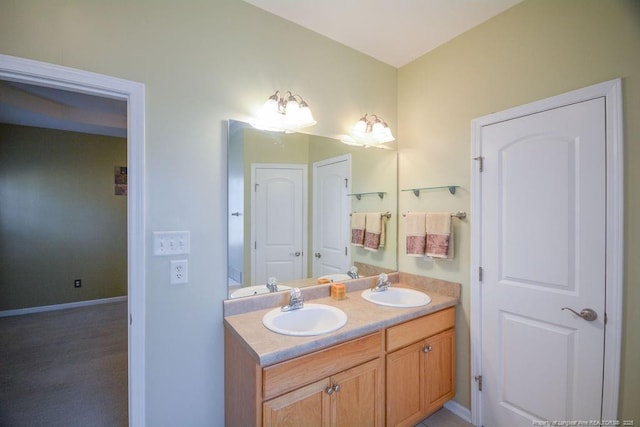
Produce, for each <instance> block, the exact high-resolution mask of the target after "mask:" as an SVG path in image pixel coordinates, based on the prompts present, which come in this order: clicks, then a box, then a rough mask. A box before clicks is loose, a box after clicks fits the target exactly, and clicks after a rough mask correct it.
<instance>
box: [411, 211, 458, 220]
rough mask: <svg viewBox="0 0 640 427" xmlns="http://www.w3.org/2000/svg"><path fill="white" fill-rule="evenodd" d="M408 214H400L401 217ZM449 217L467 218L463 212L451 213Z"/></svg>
mask: <svg viewBox="0 0 640 427" xmlns="http://www.w3.org/2000/svg"><path fill="white" fill-rule="evenodd" d="M407 213H408V212H405V213H403V214H402V216H407ZM451 216H453V217H456V218H458V219H465V218H466V217H467V213H466V212H465V211H458V212H452V213H451Z"/></svg>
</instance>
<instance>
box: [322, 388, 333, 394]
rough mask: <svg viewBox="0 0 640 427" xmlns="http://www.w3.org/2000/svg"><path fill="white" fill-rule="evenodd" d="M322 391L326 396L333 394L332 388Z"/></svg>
mask: <svg viewBox="0 0 640 427" xmlns="http://www.w3.org/2000/svg"><path fill="white" fill-rule="evenodd" d="M324 391H325V392H326V393H327V394H333V391H334V390H333V387H327V388H326V389H324Z"/></svg>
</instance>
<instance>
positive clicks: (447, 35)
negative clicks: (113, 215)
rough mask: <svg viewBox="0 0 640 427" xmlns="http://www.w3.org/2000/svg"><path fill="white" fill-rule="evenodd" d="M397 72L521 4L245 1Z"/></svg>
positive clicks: (480, 0) (512, 0)
mask: <svg viewBox="0 0 640 427" xmlns="http://www.w3.org/2000/svg"><path fill="white" fill-rule="evenodd" d="M244 1H246V2H247V3H250V4H253V5H255V6H257V7H259V8H260V9H264V10H266V11H268V12H271V13H273V14H275V15H278V16H280V17H282V18H284V19H286V20H288V21H292V22H295V23H296V24H298V25H301V26H303V27H305V28H308V29H310V30H312V31H315V32H317V33H319V34H322V35H324V36H326V37H328V38H330V39H332V40H335V41H337V42H339V43H342V44H344V45H346V46H349V47H351V48H353V49H355V50H357V51H360V52H362V53H365V54H367V55H369V56H372V57H374V58H376V59H378V60H380V61H382V62H385V63H387V64H389V65H392V66H394V67H396V68H399V67H402V66H403V65H406V64H407V63H409V62H411V61H413V60H414V59H416V58H419V57H420V56H422V55H424V54H425V53H427V52H429V51H430V50H432V49H434V48H436V47H438V46H440V45H441V44H444V43H446V42H447V41H449V40H451V39H453V38H454V37H456V36H458V35H460V34H462V33H464V32H465V31H467V30H469V29H471V28H473V27H475V26H476V25H478V24H480V23H482V22H484V21H486V20H488V19H489V18H492V17H493V16H495V15H497V14H499V13H501V12H503V11H504V10H506V9H508V8H510V7H512V6H514V5H516V4H517V3H520V2H521V1H522V0H244Z"/></svg>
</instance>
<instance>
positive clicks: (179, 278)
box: [171, 259, 189, 285]
mask: <svg viewBox="0 0 640 427" xmlns="http://www.w3.org/2000/svg"><path fill="white" fill-rule="evenodd" d="M188 281H189V268H188V262H187V260H186V259H178V260H173V261H171V284H172V285H180V284H183V283H187V282H188Z"/></svg>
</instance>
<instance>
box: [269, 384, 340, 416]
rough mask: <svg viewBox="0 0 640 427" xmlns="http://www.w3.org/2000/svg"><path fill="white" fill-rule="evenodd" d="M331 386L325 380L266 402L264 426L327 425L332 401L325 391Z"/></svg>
mask: <svg viewBox="0 0 640 427" xmlns="http://www.w3.org/2000/svg"><path fill="white" fill-rule="evenodd" d="M329 386H330V382H329V379H325V380H322V381H318V382H315V383H313V384H309V385H308V386H305V387H301V388H300V389H297V390H294V391H292V392H289V393H287V394H285V395H282V396H280V397H277V398H275V399H271V400H268V401H266V402H265V403H264V404H263V410H262V414H263V424H264V426H265V427H269V426H290V427H298V426H309V427H322V426H325V425H327V424H328V423H327V420H329V415H330V411H331V409H330V405H331V400H330V396H329V395H328V394H327V393H326V391H325V390H326V389H327V388H328V387H329Z"/></svg>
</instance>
